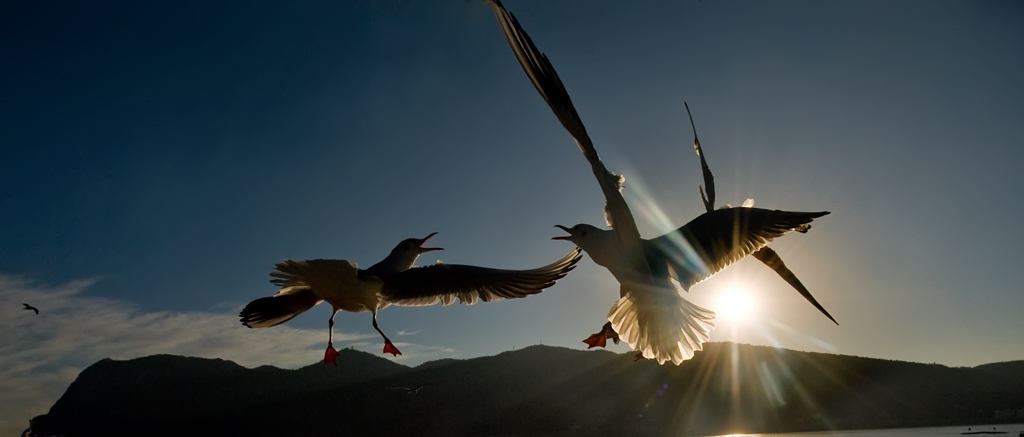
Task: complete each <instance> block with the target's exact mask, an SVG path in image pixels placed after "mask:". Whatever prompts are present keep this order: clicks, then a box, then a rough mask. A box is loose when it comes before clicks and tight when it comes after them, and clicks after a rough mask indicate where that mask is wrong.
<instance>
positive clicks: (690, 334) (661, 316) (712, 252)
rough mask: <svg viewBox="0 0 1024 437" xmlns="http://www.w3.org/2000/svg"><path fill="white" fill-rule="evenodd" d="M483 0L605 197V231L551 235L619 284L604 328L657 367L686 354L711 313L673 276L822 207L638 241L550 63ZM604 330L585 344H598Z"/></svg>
mask: <svg viewBox="0 0 1024 437" xmlns="http://www.w3.org/2000/svg"><path fill="white" fill-rule="evenodd" d="M488 2H489V3H490V4H491V7H492V9H493V10H494V13H495V16H496V17H497V18H498V22H499V24H501V28H502V30H503V31H504V33H505V37H506V39H507V40H508V42H509V45H510V46H511V47H512V51H513V52H514V53H515V55H516V58H518V60H519V64H520V65H521V66H522V67H523V71H525V72H526V75H527V76H528V77H529V78H530V81H531V82H533V85H534V87H535V88H536V89H537V91H538V92H540V94H541V97H543V98H544V100H545V101H546V102H547V103H548V106H550V107H551V110H552V111H553V112H554V113H555V116H556V117H557V118H558V120H559V122H561V123H562V126H563V127H565V129H566V130H568V131H569V133H570V134H571V135H572V136H573V138H574V139H575V140H576V145H577V146H578V147H579V149H580V150H581V151H582V152H583V155H584V156H585V157H586V158H587V161H588V162H589V163H590V166H591V169H592V170H593V173H594V176H596V177H597V181H598V183H599V184H600V186H601V191H602V192H603V193H604V196H605V201H606V205H605V220H606V222H607V223H608V224H609V225H610V226H612V229H611V230H604V229H599V228H597V227H595V226H592V225H587V224H579V225H576V226H573V227H572V228H567V227H564V226H561V225H558V226H557V227H558V228H560V229H562V230H564V231H566V232H568V233H569V235H568V236H563V237H555V239H559V240H569V241H572V242H573V243H575V244H576V245H577V246H579V248H581V249H583V251H584V252H587V254H589V255H590V257H591V258H592V259H593V260H594V262H595V263H597V264H598V265H601V266H604V267H605V268H607V269H608V270H609V271H610V272H611V273H612V275H613V276H615V278H616V279H617V280H618V281H619V284H620V287H619V296H620V297H619V299H618V301H616V302H615V304H614V305H612V308H611V310H610V311H609V312H608V322H609V324H608V325H606V326H608V327H610V329H611V330H613V331H614V332H615V333H617V334H618V336H619V337H621V338H622V339H624V340H626V342H627V343H629V346H630V348H632V349H634V350H637V351H639V353H638V354H637V356H638V357H641V356H642V357H644V358H648V359H655V360H657V361H658V363H659V364H664V363H665V362H666V361H672V362H673V363H675V364H679V363H681V362H683V361H684V360H687V359H690V358H692V357H693V354H694V352H695V351H698V350H701V348H702V343H704V342H705V341H707V340H708V338H709V332H710V330H711V329H712V328H713V327H714V324H713V323H712V320H713V319H714V313H713V312H711V311H709V310H707V309H705V308H701V307H699V306H697V305H694V304H692V303H690V302H688V301H687V300H686V299H683V297H682V296H681V295H680V294H679V292H678V290H677V288H676V285H675V284H674V283H673V281H675V282H676V283H678V284H679V286H681V287H682V288H683V289H684V290H689V288H690V287H692V286H693V285H694V284H697V283H698V282H700V281H703V280H704V279H707V278H708V277H710V276H711V275H712V274H714V273H716V272H718V271H719V270H721V269H723V268H725V267H726V266H728V265H730V264H732V263H734V262H736V261H738V260H740V259H742V258H743V257H745V256H747V255H750V254H752V253H754V252H756V251H757V250H758V249H760V248H762V247H764V246H765V245H767V244H768V242H770V241H771V240H772V239H774V238H776V237H779V236H781V235H783V234H785V233H786V232H789V231H799V232H806V231H807V229H808V228H809V223H810V222H811V221H812V220H813V219H815V218H817V217H821V216H823V215H826V214H828V212H812V213H806V212H788V211H777V210H776V211H772V210H766V209H759V208H727V209H720V210H717V211H712V212H707V213H704V214H702V215H700V216H699V217H697V218H695V219H694V220H692V221H690V223H687V224H686V225H685V226H683V227H681V228H679V229H677V230H675V231H673V232H670V233H668V234H665V235H663V236H661V237H658V238H655V239H651V240H645V239H642V238H640V232H639V230H637V226H636V222H635V221H634V220H633V216H632V214H631V213H630V211H629V207H628V206H627V205H626V202H625V199H623V197H622V193H621V189H622V183H623V181H624V178H623V177H622V176H620V175H616V174H614V173H612V172H610V171H608V170H607V169H606V168H605V166H604V164H603V163H602V162H601V159H600V158H599V157H598V155H597V151H596V150H595V149H594V145H593V143H592V142H591V140H590V137H589V136H588V135H587V131H586V128H585V127H584V125H583V122H582V120H580V117H579V115H578V114H577V113H576V109H575V107H574V106H573V104H572V100H571V99H570V98H569V94H568V92H567V91H566V90H565V86H564V85H562V81H561V79H559V78H558V74H557V73H556V72H555V70H554V67H553V66H552V65H551V63H550V62H549V61H548V59H547V57H546V56H545V55H544V54H543V53H541V52H540V50H538V49H537V47H536V46H535V45H534V44H533V41H531V40H530V37H529V36H528V35H527V34H526V32H525V31H524V30H523V29H522V27H520V25H519V22H518V21H517V20H516V19H515V17H514V16H512V14H510V13H509V12H508V11H506V10H505V8H504V6H502V4H501V2H500V1H499V0H488ZM605 331H606V330H602V332H600V333H598V334H594V335H593V336H591V338H588V339H587V340H585V341H586V342H587V343H588V344H591V342H593V343H603V342H604V337H605V336H606V335H607V333H606V332H605Z"/></svg>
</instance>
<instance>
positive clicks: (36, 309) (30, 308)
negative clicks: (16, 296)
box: [22, 303, 39, 315]
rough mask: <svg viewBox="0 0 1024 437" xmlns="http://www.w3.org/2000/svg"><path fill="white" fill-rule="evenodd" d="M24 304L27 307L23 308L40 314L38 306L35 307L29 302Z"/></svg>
mask: <svg viewBox="0 0 1024 437" xmlns="http://www.w3.org/2000/svg"><path fill="white" fill-rule="evenodd" d="M22 305H24V306H25V308H22V309H23V310H32V311H35V312H36V314H37V315H38V314H39V308H36V307H34V306H32V305H29V304H27V303H23V304H22Z"/></svg>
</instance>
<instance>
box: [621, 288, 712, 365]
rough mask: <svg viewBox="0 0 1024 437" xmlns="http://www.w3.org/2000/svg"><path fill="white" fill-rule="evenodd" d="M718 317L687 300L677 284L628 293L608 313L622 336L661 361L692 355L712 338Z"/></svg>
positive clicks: (685, 357)
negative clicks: (715, 319) (711, 333)
mask: <svg viewBox="0 0 1024 437" xmlns="http://www.w3.org/2000/svg"><path fill="white" fill-rule="evenodd" d="M714 318H715V313H714V312H712V311H711V310H708V309H705V308H701V307H699V306H697V305H694V304H692V303H690V302H689V301H687V300H686V299H683V297H682V296H680V295H679V292H678V291H676V290H675V289H674V287H673V288H672V289H669V288H668V287H659V288H657V289H655V290H652V291H651V292H644V293H633V292H627V293H624V294H623V296H622V297H621V298H620V299H619V300H618V301H617V302H615V305H612V309H611V310H610V311H609V312H608V321H609V322H611V323H612V327H613V328H614V329H615V332H617V333H618V334H619V337H621V338H622V339H623V340H625V341H626V342H627V343H629V347H630V348H632V349H633V350H636V351H639V352H640V353H642V354H643V356H644V358H648V359H655V360H658V364H664V363H665V362H666V361H671V362H673V363H674V364H679V363H682V362H683V361H685V360H688V359H690V358H692V357H693V354H694V352H696V351H699V350H701V349H702V348H703V346H702V344H703V343H704V342H706V341H708V339H709V338H710V332H711V330H712V329H714V326H715V325H714V323H713V322H712V320H714Z"/></svg>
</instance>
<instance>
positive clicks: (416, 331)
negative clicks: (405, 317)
mask: <svg viewBox="0 0 1024 437" xmlns="http://www.w3.org/2000/svg"><path fill="white" fill-rule="evenodd" d="M420 331H422V329H417V330H415V331H398V332H396V334H398V336H399V337H404V336H406V335H416V334H419V333H420Z"/></svg>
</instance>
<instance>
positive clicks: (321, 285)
mask: <svg viewBox="0 0 1024 437" xmlns="http://www.w3.org/2000/svg"><path fill="white" fill-rule="evenodd" d="M435 234H437V233H436V232H435V233H432V234H430V235H427V236H426V237H425V238H408V239H405V240H402V242H400V243H398V245H397V246H395V248H394V249H392V250H391V253H390V254H388V256H387V257H385V258H384V259H383V260H381V261H380V262H378V263H377V264H374V265H373V266H371V267H370V268H368V269H365V270H361V269H359V268H358V266H357V265H356V264H355V263H352V262H349V261H345V260H337V259H315V260H308V261H292V260H286V261H284V262H282V263H280V264H277V266H276V270H274V271H273V272H271V273H270V275H271V276H272V277H274V278H275V279H272V280H271V281H270V282H271V283H273V284H275V285H277V286H279V287H281V291H280V292H278V294H277V295H275V296H271V297H263V298H259V299H256V300H254V301H252V302H250V303H249V304H248V305H246V306H245V308H243V309H242V312H241V313H240V314H239V316H240V317H241V321H242V324H243V325H245V326H248V327H250V328H269V327H271V326H276V325H279V324H281V323H284V322H287V321H288V320H291V319H292V318H293V317H295V316H297V315H299V314H302V313H303V312H305V311H307V310H309V309H310V308H312V307H313V306H314V305H318V304H319V303H320V302H323V301H325V300H326V301H327V303H329V304H331V307H332V308H333V311H332V312H331V318H330V320H329V321H328V326H329V329H330V331H329V332H330V334H329V336H328V340H327V350H326V351H325V352H324V362H325V363H332V364H336V363H335V360H336V359H337V357H338V351H337V350H335V349H334V345H333V337H334V316H335V314H337V312H338V311H349V312H362V311H369V312H370V313H371V314H372V315H373V328H374V329H375V330H377V332H378V333H380V335H381V337H383V338H384V353H390V354H392V355H394V356H398V355H401V352H400V351H399V350H398V348H397V347H395V345H394V344H393V343H392V342H391V340H390V339H389V338H388V336H387V335H385V334H384V332H383V331H381V329H380V327H379V326H378V325H377V311H378V310H380V309H383V308H386V307H387V306H389V305H392V304H394V305H402V306H423V305H434V304H437V303H441V304H443V305H450V304H452V303H454V302H455V300H456V299H458V300H459V301H460V302H462V303H465V304H469V305H472V304H474V303H476V302H477V301H484V302H490V301H495V300H501V299H515V298H521V297H526V296H529V295H532V294H537V293H540V292H541V291H543V290H544V289H546V288H548V287H551V286H552V285H554V284H555V281H557V280H558V279H561V278H562V277H564V276H565V275H566V274H567V273H569V271H571V270H572V269H573V268H574V267H575V266H576V263H577V262H579V260H580V258H581V256H582V255H581V253H580V249H579V248H576V249H575V250H573V251H572V252H570V253H569V254H568V255H566V256H565V257H563V258H562V259H560V260H558V261H555V262H554V263H551V264H548V265H546V266H544V267H539V268H536V269H532V270H501V269H492V268H486V267H476V266H467V265H459V264H442V263H438V264H434V265H431V266H426V267H413V265H414V263H415V262H416V259H417V258H418V257H419V256H420V255H421V254H423V253H426V252H429V251H433V250H442V249H441V248H438V247H423V244H424V243H426V242H427V240H428V239H430V237H433V236H434V235H435Z"/></svg>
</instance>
